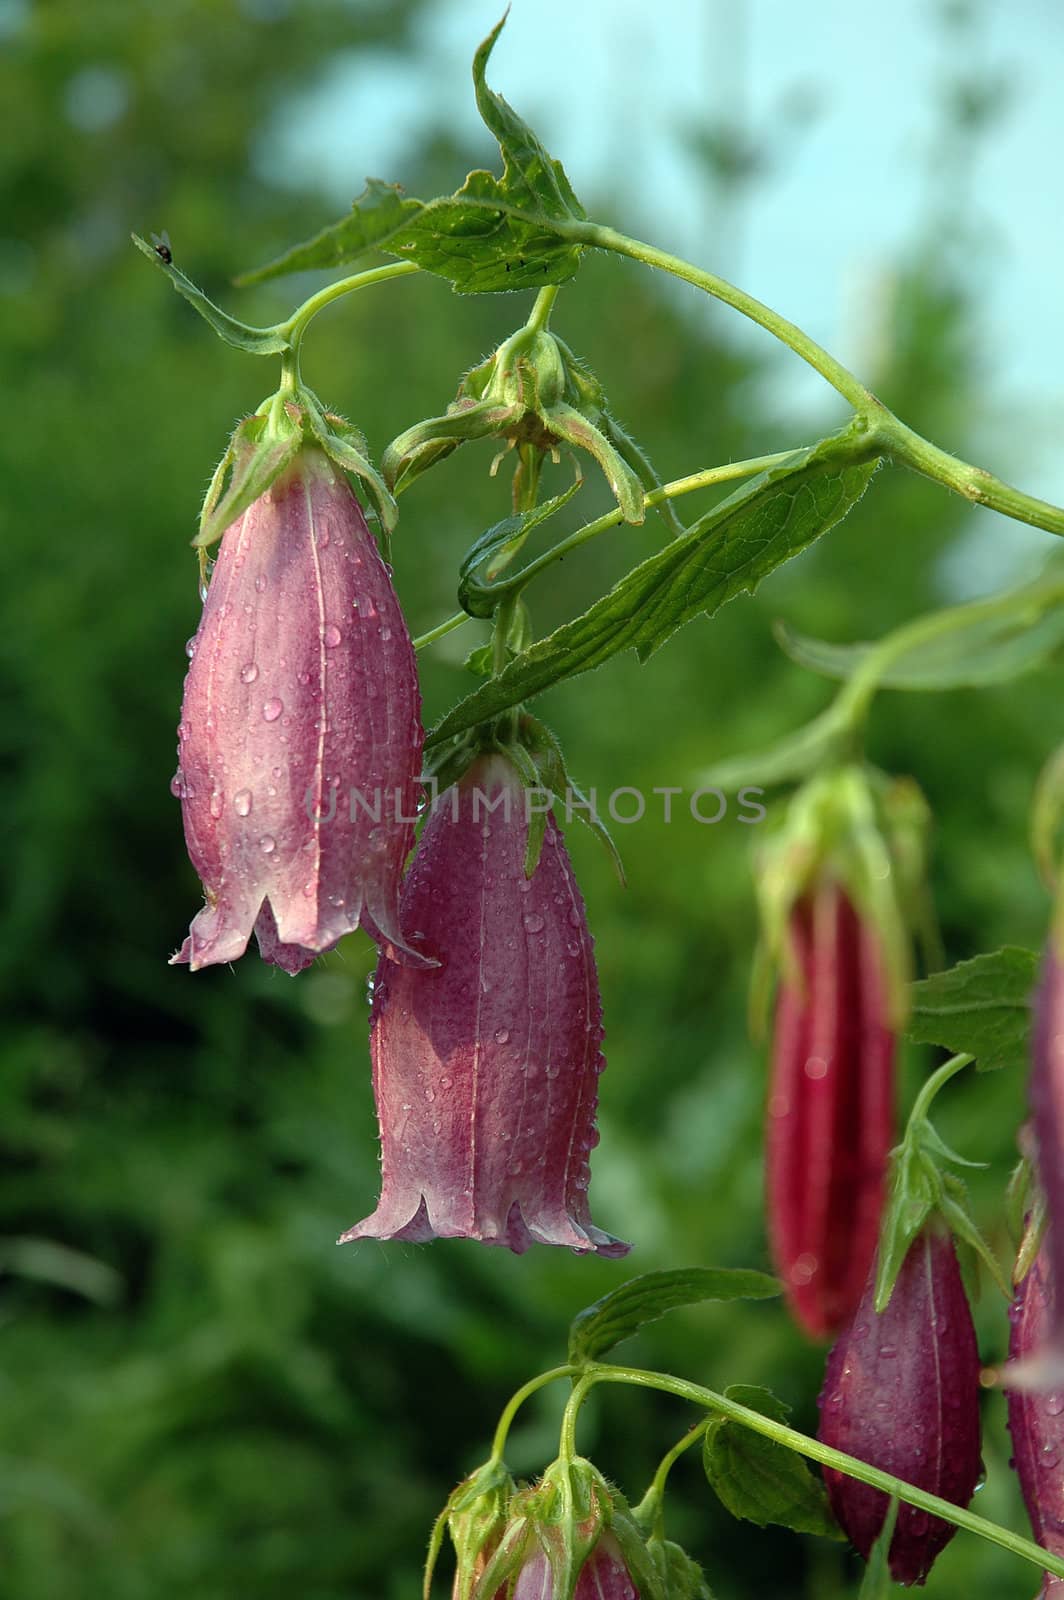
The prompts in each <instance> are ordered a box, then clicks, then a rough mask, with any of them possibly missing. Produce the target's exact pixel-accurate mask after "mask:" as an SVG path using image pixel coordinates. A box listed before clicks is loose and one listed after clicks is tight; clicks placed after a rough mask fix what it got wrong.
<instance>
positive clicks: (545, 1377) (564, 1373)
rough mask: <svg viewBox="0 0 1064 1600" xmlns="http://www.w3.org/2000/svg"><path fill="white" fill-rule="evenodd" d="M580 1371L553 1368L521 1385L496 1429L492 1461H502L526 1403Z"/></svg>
mask: <svg viewBox="0 0 1064 1600" xmlns="http://www.w3.org/2000/svg"><path fill="white" fill-rule="evenodd" d="M578 1370H579V1369H578V1368H576V1367H573V1366H564V1367H552V1368H551V1369H550V1371H549V1372H541V1373H540V1374H539V1376H538V1377H535V1378H530V1379H529V1380H528V1382H527V1383H525V1384H522V1385H521V1387H520V1389H518V1390H517V1392H516V1393H515V1394H512V1395H511V1396H510V1398H509V1400H508V1401H507V1402H506V1405H505V1406H504V1407H503V1411H502V1415H501V1416H500V1418H499V1421H498V1425H497V1427H496V1429H495V1437H494V1439H493V1440H492V1442H491V1460H492V1461H501V1460H502V1458H503V1452H504V1451H505V1449H506V1440H507V1437H508V1436H509V1432H510V1428H511V1427H512V1425H513V1420H514V1418H515V1417H516V1415H517V1413H518V1411H520V1409H521V1407H522V1406H523V1405H524V1403H525V1401H526V1400H530V1399H531V1398H532V1396H533V1395H534V1394H536V1393H537V1392H538V1391H539V1390H540V1389H545V1388H546V1386H547V1384H548V1383H554V1382H556V1381H557V1379H558V1378H572V1377H575V1376H576V1374H577V1372H578Z"/></svg>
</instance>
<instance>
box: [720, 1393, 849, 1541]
mask: <svg viewBox="0 0 1064 1600" xmlns="http://www.w3.org/2000/svg"><path fill="white" fill-rule="evenodd" d="M724 1398H725V1399H726V1400H734V1401H736V1402H737V1404H739V1405H742V1406H746V1407H747V1408H748V1409H749V1410H750V1411H756V1412H757V1413H758V1414H759V1415H760V1416H762V1417H770V1418H771V1419H772V1420H773V1421H774V1422H782V1423H786V1421H787V1416H788V1412H789V1407H788V1406H786V1405H784V1403H783V1401H782V1400H779V1399H777V1397H776V1396H775V1395H774V1394H773V1393H772V1392H771V1390H769V1389H761V1388H758V1387H757V1386H756V1385H753V1384H745V1383H739V1384H733V1385H732V1386H731V1388H729V1389H725V1391H724ZM702 1464H703V1466H704V1467H705V1471H706V1477H707V1478H708V1479H709V1483H710V1487H711V1488H712V1489H713V1490H714V1492H715V1493H716V1495H717V1496H718V1498H719V1499H720V1501H721V1503H722V1504H723V1505H724V1506H725V1507H726V1509H727V1510H728V1511H730V1512H731V1514H732V1516H733V1517H739V1518H741V1519H742V1520H743V1521H744V1522H755V1523H756V1524H757V1526H758V1527H759V1528H764V1527H765V1526H766V1525H767V1524H768V1523H770V1522H777V1523H779V1524H780V1525H781V1526H782V1527H784V1528H791V1529H792V1530H793V1531H794V1532H795V1533H819V1534H822V1535H823V1536H824V1537H825V1538H828V1539H841V1538H842V1537H843V1536H842V1534H841V1532H840V1530H839V1527H838V1524H837V1523H836V1521H835V1519H834V1517H833V1516H832V1514H831V1508H830V1506H829V1505H828V1497H827V1492H826V1490H825V1488H824V1485H823V1483H822V1482H821V1481H820V1479H819V1478H817V1477H815V1476H814V1475H813V1473H812V1472H811V1471H810V1470H809V1467H808V1465H807V1463H806V1462H805V1460H804V1459H803V1458H802V1457H801V1456H800V1455H798V1454H797V1453H796V1452H795V1451H794V1450H789V1449H788V1448H787V1446H786V1445H783V1444H777V1443H776V1442H775V1440H773V1439H766V1438H765V1437H764V1435H763V1434H760V1433H754V1432H753V1430H752V1429H750V1428H746V1427H744V1426H743V1424H742V1423H741V1422H733V1421H732V1420H731V1419H730V1418H729V1417H723V1416H718V1417H714V1419H713V1421H712V1422H711V1423H710V1425H709V1427H708V1428H707V1429H706V1437H705V1442H704V1444H703V1446H702Z"/></svg>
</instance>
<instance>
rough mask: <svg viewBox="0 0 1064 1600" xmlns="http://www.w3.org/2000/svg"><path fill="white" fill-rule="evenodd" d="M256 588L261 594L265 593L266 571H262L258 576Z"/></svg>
mask: <svg viewBox="0 0 1064 1600" xmlns="http://www.w3.org/2000/svg"><path fill="white" fill-rule="evenodd" d="M255 588H256V589H257V590H258V592H259V594H265V592H266V574H265V573H264V572H260V573H259V575H258V577H257V578H256V579H255Z"/></svg>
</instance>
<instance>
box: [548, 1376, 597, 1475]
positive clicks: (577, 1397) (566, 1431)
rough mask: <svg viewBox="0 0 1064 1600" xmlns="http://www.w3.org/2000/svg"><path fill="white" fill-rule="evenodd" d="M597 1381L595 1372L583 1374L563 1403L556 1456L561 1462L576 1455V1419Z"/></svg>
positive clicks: (569, 1459)
mask: <svg viewBox="0 0 1064 1600" xmlns="http://www.w3.org/2000/svg"><path fill="white" fill-rule="evenodd" d="M598 1381H599V1378H598V1373H597V1372H594V1371H592V1372H588V1373H585V1375H584V1376H583V1377H582V1378H580V1379H579V1380H578V1382H576V1383H574V1385H573V1392H572V1394H571V1395H570V1396H569V1398H568V1400H567V1401H566V1402H565V1411H564V1412H563V1413H562V1427H561V1434H560V1437H559V1439H558V1455H559V1456H560V1457H561V1459H562V1460H563V1461H571V1460H572V1459H573V1457H574V1456H575V1455H576V1419H577V1417H578V1416H579V1415H580V1407H581V1406H582V1405H583V1403H584V1401H585V1400H586V1399H587V1397H588V1395H589V1394H590V1392H591V1390H592V1389H593V1388H594V1386H595V1384H596V1383H597V1382H598Z"/></svg>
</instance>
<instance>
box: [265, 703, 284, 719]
mask: <svg viewBox="0 0 1064 1600" xmlns="http://www.w3.org/2000/svg"><path fill="white" fill-rule="evenodd" d="M283 710H284V701H283V700H267V702H266V704H265V705H264V706H263V708H262V716H263V720H264V721H265V722H276V721H277V718H278V717H279V716H280V715H281V712H282V711H283Z"/></svg>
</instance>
